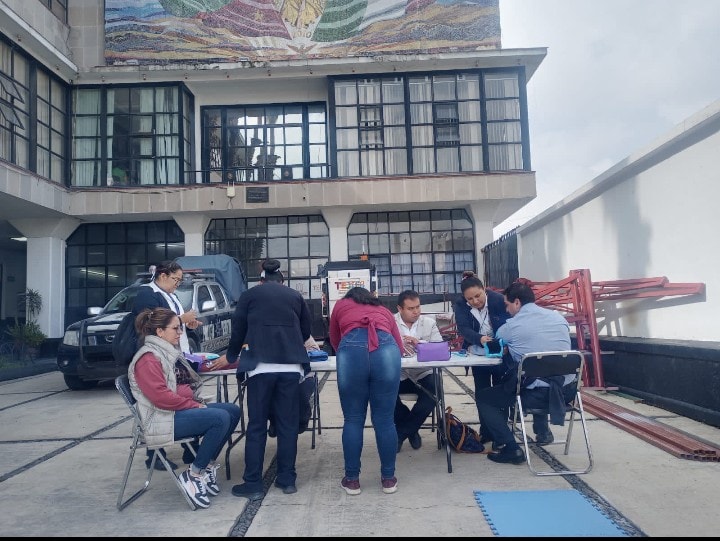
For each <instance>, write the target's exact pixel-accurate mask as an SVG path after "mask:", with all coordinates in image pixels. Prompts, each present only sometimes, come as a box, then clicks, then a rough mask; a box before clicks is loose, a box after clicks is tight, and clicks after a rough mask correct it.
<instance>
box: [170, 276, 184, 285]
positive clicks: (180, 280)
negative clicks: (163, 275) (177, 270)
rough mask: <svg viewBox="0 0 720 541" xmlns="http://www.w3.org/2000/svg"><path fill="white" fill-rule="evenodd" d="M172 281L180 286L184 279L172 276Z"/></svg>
mask: <svg viewBox="0 0 720 541" xmlns="http://www.w3.org/2000/svg"><path fill="white" fill-rule="evenodd" d="M170 279H171V280H175V283H176V284H178V285H179V284H180V282H182V277H180V278H175V277H174V276H170Z"/></svg>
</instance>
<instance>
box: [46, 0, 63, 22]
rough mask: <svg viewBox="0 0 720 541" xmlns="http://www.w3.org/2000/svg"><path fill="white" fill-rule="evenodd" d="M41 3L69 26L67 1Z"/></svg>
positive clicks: (55, 0)
mask: <svg viewBox="0 0 720 541" xmlns="http://www.w3.org/2000/svg"><path fill="white" fill-rule="evenodd" d="M40 3H41V4H42V5H43V6H45V7H46V8H48V9H49V10H50V11H52V14H53V15H55V17H57V18H58V19H60V20H61V21H62V22H64V23H66V24H67V0H40Z"/></svg>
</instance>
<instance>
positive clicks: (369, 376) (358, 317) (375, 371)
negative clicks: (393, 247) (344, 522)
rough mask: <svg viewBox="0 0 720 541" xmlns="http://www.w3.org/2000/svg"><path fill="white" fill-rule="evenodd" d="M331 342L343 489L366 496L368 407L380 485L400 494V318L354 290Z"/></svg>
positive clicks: (336, 319) (342, 303) (338, 311)
mask: <svg viewBox="0 0 720 541" xmlns="http://www.w3.org/2000/svg"><path fill="white" fill-rule="evenodd" d="M330 343H331V344H332V347H333V349H334V350H335V351H336V360H337V384H338V392H339V394H340V406H341V407H342V411H343V417H344V423H343V433H342V442H343V455H344V458H345V477H343V480H342V481H341V483H340V484H341V486H342V487H343V488H344V489H345V492H347V493H348V494H351V495H356V494H360V492H361V490H360V455H361V454H362V447H363V430H364V427H365V417H366V416H367V408H368V404H370V418H371V419H372V425H373V428H374V430H375V442H376V444H377V447H378V454H379V455H380V483H381V485H382V490H383V492H385V493H386V494H392V493H393V492H395V491H396V490H397V478H396V477H395V457H396V455H397V431H396V430H395V420H394V412H395V400H396V398H397V393H398V386H399V385H400V360H401V351H402V348H403V342H402V337H401V336H400V331H399V330H398V326H397V323H395V318H394V316H393V314H392V312H390V310H388V309H387V308H385V307H384V306H382V304H381V303H380V300H379V299H378V298H377V297H375V296H374V295H373V294H372V293H370V292H369V291H368V290H367V289H365V288H362V287H353V288H352V289H350V290H349V291H348V292H347V293H346V294H345V296H344V297H343V298H342V299H340V300H339V301H338V302H337V303H336V304H335V307H334V308H333V311H332V315H331V316H330Z"/></svg>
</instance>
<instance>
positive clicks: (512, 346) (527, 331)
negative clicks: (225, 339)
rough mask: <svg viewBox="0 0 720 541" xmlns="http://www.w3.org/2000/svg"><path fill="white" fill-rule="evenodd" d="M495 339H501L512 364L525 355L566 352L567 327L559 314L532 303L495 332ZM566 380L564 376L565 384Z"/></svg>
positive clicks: (568, 342) (522, 308)
mask: <svg viewBox="0 0 720 541" xmlns="http://www.w3.org/2000/svg"><path fill="white" fill-rule="evenodd" d="M495 337H496V338H502V339H503V341H504V342H505V344H506V345H507V347H508V351H510V355H511V356H512V358H513V360H515V361H516V362H520V359H521V358H522V356H523V355H525V354H527V353H538V352H543V351H567V350H568V349H570V325H569V324H568V322H567V320H566V319H565V318H564V317H563V316H562V314H560V313H559V312H556V311H555V310H549V309H547V308H541V307H540V306H538V305H537V304H535V303H534V302H530V303H527V304H523V305H522V306H521V307H520V310H519V311H518V313H517V314H515V315H514V316H513V317H511V318H510V319H508V320H507V321H506V322H505V325H503V326H502V327H500V328H499V329H498V330H497V332H496V333H495ZM572 379H574V375H573V377H572V378H570V380H571V381H572ZM567 380H568V378H567V377H566V378H565V384H566V385H567V383H568V381H567ZM543 383H544V382H543ZM541 386H544V385H541ZM528 388H530V387H528Z"/></svg>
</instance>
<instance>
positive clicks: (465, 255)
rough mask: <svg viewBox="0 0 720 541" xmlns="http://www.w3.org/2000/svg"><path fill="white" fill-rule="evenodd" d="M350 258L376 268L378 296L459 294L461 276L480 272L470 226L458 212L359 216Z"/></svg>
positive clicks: (350, 237)
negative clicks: (362, 258) (411, 292)
mask: <svg viewBox="0 0 720 541" xmlns="http://www.w3.org/2000/svg"><path fill="white" fill-rule="evenodd" d="M348 253H349V255H350V257H351V258H357V257H360V256H361V255H362V254H367V255H368V259H369V260H370V261H371V262H372V263H374V264H375V268H376V270H377V273H378V280H379V282H380V285H379V294H380V295H398V294H399V293H400V292H402V291H404V290H405V289H414V290H415V291H417V292H418V293H421V294H426V293H457V292H458V287H459V283H460V277H461V275H462V272H463V271H464V270H476V269H475V239H474V235H473V226H472V222H471V221H470V218H469V217H468V215H467V212H465V211H464V210H460V209H455V210H419V211H411V212H368V213H356V214H354V215H353V218H352V220H351V221H350V225H349V226H348Z"/></svg>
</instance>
